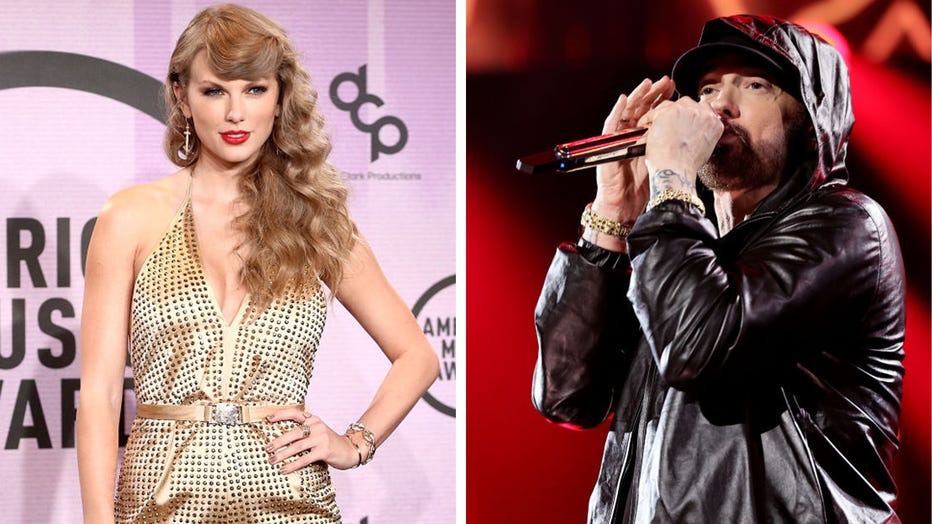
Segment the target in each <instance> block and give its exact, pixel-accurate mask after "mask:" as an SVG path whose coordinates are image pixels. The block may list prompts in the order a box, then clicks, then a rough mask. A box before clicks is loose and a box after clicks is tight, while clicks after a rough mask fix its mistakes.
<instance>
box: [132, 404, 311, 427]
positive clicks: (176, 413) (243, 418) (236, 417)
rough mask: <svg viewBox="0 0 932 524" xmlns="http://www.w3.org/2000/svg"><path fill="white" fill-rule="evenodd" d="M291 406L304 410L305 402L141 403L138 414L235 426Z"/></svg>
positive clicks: (148, 416)
mask: <svg viewBox="0 0 932 524" xmlns="http://www.w3.org/2000/svg"><path fill="white" fill-rule="evenodd" d="M291 408H296V409H300V410H304V404H292V405H289V406H247V405H245V404H232V403H224V402H217V403H213V404H195V405H183V406H179V405H170V404H169V405H166V404H161V405H153V404H139V405H138V407H137V411H136V416H137V417H139V418H154V419H160V420H196V421H200V422H211V423H214V424H224V425H226V426H233V425H236V424H250V423H252V422H259V421H260V420H263V419H265V417H267V416H269V415H271V414H272V413H275V412H276V411H278V410H281V409H291Z"/></svg>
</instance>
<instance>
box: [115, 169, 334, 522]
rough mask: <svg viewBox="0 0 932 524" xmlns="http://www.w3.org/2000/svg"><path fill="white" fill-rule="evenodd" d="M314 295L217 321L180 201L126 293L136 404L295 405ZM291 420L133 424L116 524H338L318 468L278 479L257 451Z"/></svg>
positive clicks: (308, 347)
mask: <svg viewBox="0 0 932 524" xmlns="http://www.w3.org/2000/svg"><path fill="white" fill-rule="evenodd" d="M326 313H327V304H326V300H325V298H324V293H323V290H322V288H321V286H320V285H318V286H316V288H314V289H312V290H304V291H303V292H302V291H300V290H294V291H292V292H289V293H286V294H284V295H283V296H280V297H278V298H276V299H275V300H274V301H273V302H272V303H271V304H270V305H269V306H268V307H266V308H265V309H262V310H259V309H258V308H256V307H254V306H253V304H252V303H251V300H250V297H249V295H247V296H246V297H244V298H243V303H242V305H241V306H240V308H239V312H238V313H237V314H236V316H235V318H234V319H233V320H232V321H231V322H229V323H228V322H227V320H226V319H225V318H224V316H223V313H222V311H221V309H220V306H219V304H218V303H217V301H216V299H215V295H214V294H213V291H212V290H211V288H210V284H209V283H208V280H207V278H206V275H205V272H204V268H203V264H202V262H201V259H200V255H199V253H198V241H197V235H196V232H195V228H194V214H193V211H192V204H191V186H190V182H189V185H188V190H187V195H186V196H185V199H184V202H183V203H182V205H181V207H180V208H179V210H178V211H177V213H176V214H175V216H174V218H173V219H172V222H171V225H170V226H169V228H168V230H167V231H166V232H165V234H164V236H163V237H162V238H161V240H160V241H159V243H158V245H157V247H156V248H155V250H154V251H153V252H152V253H151V254H150V255H149V256H148V258H147V259H146V261H145V262H144V263H143V265H142V268H141V269H140V271H139V274H138V275H137V277H136V281H135V284H134V287H133V296H132V304H131V317H130V344H131V347H130V358H131V362H132V368H133V377H134V382H135V391H136V399H137V402H138V403H139V404H152V405H172V406H175V405H198V406H199V405H205V404H210V403H219V402H224V403H238V404H243V405H247V406H267V405H281V406H284V405H290V404H302V405H303V404H304V398H305V395H306V393H307V387H308V383H309V380H310V378H311V374H312V371H313V367H314V355H315V353H316V351H317V345H318V342H319V340H320V336H321V333H322V331H323V327H324V322H325V320H326ZM296 426H297V424H296V423H294V422H288V421H284V422H275V423H270V422H267V421H265V420H260V421H257V422H254V423H244V424H234V425H224V424H219V423H216V422H206V421H194V420H158V419H149V418H136V420H135V421H134V422H133V425H132V429H131V430H130V435H129V439H128V442H127V444H126V451H125V454H124V456H123V462H122V465H121V468H120V474H119V480H118V483H117V493H116V498H115V511H116V520H117V522H134V523H143V522H145V523H155V522H172V523H195V522H197V523H213V522H217V523H219V522H224V523H246V522H250V523H252V522H261V523H269V524H271V523H285V522H288V523H297V522H302V523H334V522H340V513H339V509H338V508H337V505H336V502H335V495H334V490H333V487H332V485H331V482H330V476H329V473H328V470H327V466H326V465H324V464H321V463H314V464H311V465H309V466H307V467H304V468H301V469H299V470H298V471H295V472H293V473H290V474H287V475H283V474H281V473H279V472H278V467H279V466H280V464H276V465H272V464H269V461H268V457H269V455H268V453H267V452H266V451H265V449H264V448H265V446H266V445H267V444H268V443H269V442H270V441H271V440H272V439H274V438H275V437H277V436H279V435H281V434H282V433H283V432H284V431H287V430H289V429H292V428H294V427H296Z"/></svg>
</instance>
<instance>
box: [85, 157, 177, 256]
mask: <svg viewBox="0 0 932 524" xmlns="http://www.w3.org/2000/svg"><path fill="white" fill-rule="evenodd" d="M188 178H189V177H188V170H187V169H182V170H180V171H178V172H176V173H173V174H171V175H168V176H166V177H163V178H160V179H158V180H155V181H153V182H148V183H145V184H139V185H135V186H131V187H128V188H126V189H123V190H120V191H118V192H116V193H114V194H113V195H112V196H110V198H109V199H107V202H106V203H105V204H104V206H103V208H102V209H101V210H100V213H99V214H98V216H97V223H96V225H95V226H94V229H95V231H96V230H98V229H99V230H101V233H102V234H105V235H107V236H108V237H112V238H114V239H115V240H116V239H119V240H121V241H125V242H129V243H131V244H134V245H135V246H137V249H138V248H139V247H142V248H144V247H145V246H146V245H148V244H151V243H152V237H153V236H154V235H159V234H160V233H161V232H162V231H164V229H165V227H166V226H167V225H168V223H169V222H171V219H172V217H173V216H175V213H176V212H177V210H178V208H179V206H181V203H182V202H183V201H184V198H185V195H186V192H187V188H188V186H187V184H188Z"/></svg>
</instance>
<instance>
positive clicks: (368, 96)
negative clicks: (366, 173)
mask: <svg viewBox="0 0 932 524" xmlns="http://www.w3.org/2000/svg"><path fill="white" fill-rule="evenodd" d="M347 82H348V83H350V84H353V85H354V86H356V97H355V98H353V99H352V100H343V99H342V98H340V86H341V85H342V84H344V83H347ZM330 100H331V101H333V105H335V106H337V107H338V108H339V109H341V110H343V111H349V114H350V120H352V122H353V125H354V126H356V129H358V130H360V131H362V132H363V133H369V135H370V136H371V137H372V139H371V146H370V147H371V155H370V157H371V160H372V161H373V162H375V161H376V160H377V159H378V158H379V154H380V153H385V154H386V155H394V154H395V153H397V152H399V151H401V150H402V149H404V147H405V144H407V143H408V127H407V126H405V123H404V122H402V120H401V119H400V118H398V117H397V116H392V115H385V116H383V117H382V118H380V119H378V120H376V121H375V122H372V123H370V124H367V123H366V122H363V121H362V118H360V117H359V110H360V109H361V108H362V106H364V105H366V104H372V105H374V106H375V107H382V105H383V104H384V103H385V102H384V101H383V100H382V99H381V98H379V97H378V96H376V95H373V94H372V93H370V92H369V90H368V88H367V78H366V64H363V65H362V66H360V67H359V71H358V72H356V73H353V72H346V73H340V74H339V75H337V76H336V77H335V78H334V79H333V82H330ZM385 126H394V127H395V129H396V130H397V132H398V139H397V140H396V141H395V143H394V144H391V145H388V144H386V143H384V142H382V129H384V128H385Z"/></svg>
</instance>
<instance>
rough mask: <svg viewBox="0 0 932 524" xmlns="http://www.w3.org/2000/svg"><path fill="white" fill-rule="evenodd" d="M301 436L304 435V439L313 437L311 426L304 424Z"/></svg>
mask: <svg viewBox="0 0 932 524" xmlns="http://www.w3.org/2000/svg"><path fill="white" fill-rule="evenodd" d="M301 435H302V436H303V437H304V438H307V437H309V436H310V435H311V426H308V425H307V424H302V425H301Z"/></svg>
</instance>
